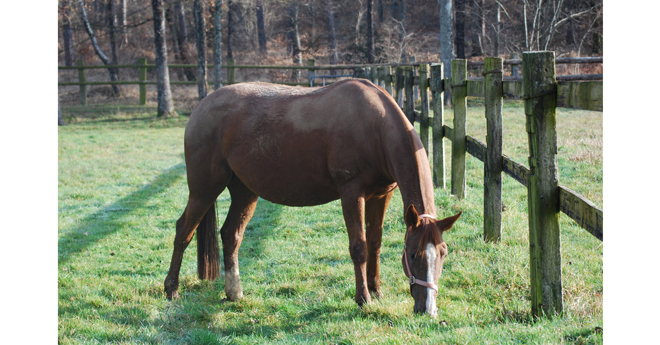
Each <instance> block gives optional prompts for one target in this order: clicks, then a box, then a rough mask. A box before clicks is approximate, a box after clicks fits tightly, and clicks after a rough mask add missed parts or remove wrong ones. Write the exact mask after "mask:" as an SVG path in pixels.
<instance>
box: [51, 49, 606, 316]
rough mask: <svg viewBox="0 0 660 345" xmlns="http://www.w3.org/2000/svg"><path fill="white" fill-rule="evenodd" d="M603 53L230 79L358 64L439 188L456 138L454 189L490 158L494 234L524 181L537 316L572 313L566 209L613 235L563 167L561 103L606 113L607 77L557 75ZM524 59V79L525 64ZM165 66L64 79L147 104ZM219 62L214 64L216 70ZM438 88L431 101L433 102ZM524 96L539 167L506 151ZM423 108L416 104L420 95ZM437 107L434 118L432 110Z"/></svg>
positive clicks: (488, 235) (488, 190)
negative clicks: (134, 90)
mask: <svg viewBox="0 0 660 345" xmlns="http://www.w3.org/2000/svg"><path fill="white" fill-rule="evenodd" d="M602 62H603V58H602V57H593V58H558V59H555V55H554V52H527V53H523V57H522V59H509V60H503V59H501V58H486V59H485V60H484V62H468V61H467V60H461V59H457V60H453V61H452V65H451V69H452V71H451V72H452V73H451V76H452V77H451V79H445V78H444V68H445V66H443V64H441V63H438V64H426V63H410V64H388V65H319V66H317V65H315V64H314V60H313V59H310V60H308V64H307V66H251V65H235V64H234V61H233V60H232V59H229V61H228V64H227V65H223V66H222V67H223V68H226V69H227V74H226V75H227V80H226V81H225V82H223V84H233V83H235V82H236V79H235V69H240V68H244V69H254V68H261V69H293V70H296V69H297V70H307V71H308V76H307V77H308V81H307V82H288V83H286V82H285V83H283V84H289V85H310V86H312V85H314V82H315V80H317V79H322V82H323V84H325V79H326V78H329V79H331V78H337V77H346V76H348V75H341V74H340V75H318V76H317V75H316V71H319V70H351V71H352V74H351V75H352V76H354V77H359V78H366V79H370V80H371V81H373V82H374V83H375V84H378V85H380V86H382V87H384V88H385V89H386V90H387V92H389V93H390V94H391V95H392V96H393V97H394V99H395V100H396V101H397V103H398V104H399V106H400V107H401V108H402V110H403V112H404V113H405V114H406V117H407V118H408V119H409V120H410V121H411V122H414V121H415V120H417V121H418V122H419V123H420V133H419V134H420V138H421V140H422V143H423V144H424V148H425V149H426V151H427V153H428V152H429V147H430V146H432V155H429V160H430V161H431V166H432V167H433V182H434V184H435V186H436V187H442V188H446V186H447V178H446V175H447V173H446V169H445V160H446V157H445V145H444V141H443V138H446V139H448V140H450V141H451V142H452V152H451V156H450V159H451V174H450V176H451V181H450V182H451V193H452V194H453V195H455V196H456V197H457V198H459V199H462V198H464V197H465V190H466V183H465V167H466V164H465V163H466V154H470V155H472V156H474V157H475V158H477V159H479V160H480V161H482V162H483V163H484V235H483V236H484V240H486V241H499V240H500V238H501V236H502V173H505V174H507V175H509V176H510V177H512V178H513V179H514V180H516V181H518V182H519V183H521V184H522V185H523V186H525V187H526V188H527V191H528V213H529V234H530V236H529V240H530V278H531V309H532V314H533V315H555V314H558V313H561V312H562V310H563V301H562V297H563V293H562V275H561V241H560V235H559V215H560V212H563V213H564V214H566V215H568V216H569V217H570V218H572V219H573V220H575V221H576V222H577V224H579V225H580V226H581V227H582V228H584V229H585V230H587V231H588V232H589V233H591V234H592V235H593V236H595V237H596V238H598V239H599V240H601V241H602V240H603V211H602V210H601V209H600V208H598V207H596V206H595V205H594V203H593V202H591V201H590V200H588V199H586V198H585V197H583V196H581V195H580V194H578V193H576V192H574V191H571V190H570V189H569V188H567V187H565V186H563V185H560V184H559V176H558V166H557V131H556V115H555V109H556V107H566V108H574V109H584V110H596V111H602V110H603V82H602V79H603V75H602V74H596V75H572V76H556V73H555V71H556V69H555V64H556V63H602ZM521 64H522V76H519V75H518V74H519V73H518V70H517V68H518V66H519V65H521ZM504 65H508V66H510V67H511V68H512V73H511V74H512V75H511V76H507V77H503V72H504ZM468 66H471V67H477V68H479V69H480V70H483V73H482V75H483V76H482V77H477V78H468ZM109 67H115V68H138V69H139V71H140V73H139V76H140V80H139V81H115V82H107V81H106V82H88V81H86V79H85V69H88V68H109ZM154 67H155V65H149V64H147V61H146V59H140V61H139V64H138V65H118V66H84V65H83V64H82V62H79V64H78V66H73V67H59V68H60V69H77V70H78V73H79V81H78V82H77V83H76V82H61V83H59V84H58V85H61V86H66V85H79V86H80V97H81V100H80V101H81V104H86V89H85V88H86V86H87V85H102V84H106V85H107V84H137V85H139V86H140V104H145V103H146V85H148V84H155V83H156V82H155V81H148V80H147V69H148V68H154ZM169 67H172V68H191V67H196V65H175V64H172V65H169ZM211 67H212V65H209V68H211ZM197 83H198V82H196V81H192V82H191V81H188V82H185V81H173V82H171V84H175V85H176V84H190V85H196V84H197ZM445 91H448V92H450V93H449V94H451V97H452V104H453V106H454V120H453V127H450V126H448V125H446V124H445V122H444V97H445ZM429 93H430V94H431V98H430V99H429ZM468 96H471V97H483V98H484V104H485V117H486V128H487V135H486V143H483V142H481V141H479V140H477V139H475V138H473V137H471V136H469V135H467V134H466V113H467V97H468ZM505 97H506V98H518V99H523V100H524V103H525V114H526V131H527V133H528V140H529V159H528V164H529V167H527V166H525V165H523V164H520V163H518V162H515V161H513V160H511V159H510V158H509V157H507V156H506V155H504V154H503V153H502V100H503V98H505ZM417 99H418V100H420V101H421V111H417V110H415V102H416V100H417ZM431 110H433V117H431V116H430V113H431Z"/></svg>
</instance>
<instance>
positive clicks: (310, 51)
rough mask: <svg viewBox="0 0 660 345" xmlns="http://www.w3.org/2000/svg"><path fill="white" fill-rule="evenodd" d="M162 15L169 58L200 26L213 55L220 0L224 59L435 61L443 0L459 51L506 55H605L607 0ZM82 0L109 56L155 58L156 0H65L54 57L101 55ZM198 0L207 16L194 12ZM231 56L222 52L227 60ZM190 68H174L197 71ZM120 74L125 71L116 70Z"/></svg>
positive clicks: (376, 0)
mask: <svg viewBox="0 0 660 345" xmlns="http://www.w3.org/2000/svg"><path fill="white" fill-rule="evenodd" d="M158 1H159V2H163V6H164V8H165V17H166V34H165V35H166V44H167V54H168V60H169V63H196V62H197V57H198V47H199V46H197V45H196V39H197V37H198V36H200V35H201V34H204V35H205V37H204V42H205V46H206V52H205V55H206V61H208V62H209V63H212V61H213V58H212V53H213V38H214V32H215V31H214V29H215V25H214V17H213V15H214V13H215V11H217V8H218V7H217V6H218V5H220V7H219V8H220V11H221V25H220V28H221V30H220V31H221V35H222V39H221V40H222V56H223V59H227V58H233V59H235V61H236V63H237V64H279V65H290V64H303V63H304V62H305V61H306V59H308V58H314V59H316V63H317V64H347V63H393V62H394V63H396V62H408V61H409V60H410V57H411V56H414V57H415V59H416V61H439V54H440V37H441V35H440V32H441V24H440V7H441V3H442V5H443V6H445V5H446V4H447V3H449V4H450V5H452V9H451V13H452V18H451V26H450V28H449V29H445V31H450V32H449V34H450V35H449V36H447V37H451V44H452V45H453V50H454V51H453V53H452V52H449V53H450V54H451V55H453V56H454V57H456V58H470V59H479V58H481V57H483V56H503V57H510V56H511V54H518V56H520V53H521V52H523V51H529V50H553V51H555V52H556V56H557V57H563V56H602V54H603V2H602V0H453V1H448V0H354V1H339V0H224V1H193V0H158ZM81 5H83V6H84V7H85V9H86V12H87V17H88V21H89V24H90V27H91V29H92V30H93V33H94V35H95V38H96V40H97V41H98V45H99V49H100V50H101V51H102V52H104V54H105V55H106V56H107V59H108V60H109V63H111V64H133V63H135V62H136V61H137V59H138V58H143V57H146V58H148V59H149V61H153V60H154V59H155V52H154V51H155V49H154V26H153V23H152V20H153V11H152V2H151V1H148V0H84V1H83V0H60V1H59V11H58V28H59V33H58V34H59V35H58V61H59V64H60V65H66V66H71V65H73V64H75V63H76V61H77V60H80V59H82V60H84V62H85V64H100V62H101V60H100V59H99V57H98V54H96V53H95V50H94V47H93V45H92V40H91V39H90V35H89V34H88V33H87V32H86V30H85V27H84V25H83V21H82V20H81ZM197 7H199V8H200V10H199V12H200V13H201V16H200V17H199V18H201V20H198V21H196V20H195V12H196V8H197ZM225 61H226V60H225ZM195 73H196V72H195V71H194V70H193V69H188V70H186V69H179V70H177V71H175V72H173V73H171V78H173V79H175V80H176V79H180V80H186V79H187V80H194V79H195ZM120 79H121V78H120Z"/></svg>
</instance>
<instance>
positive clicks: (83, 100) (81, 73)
mask: <svg viewBox="0 0 660 345" xmlns="http://www.w3.org/2000/svg"><path fill="white" fill-rule="evenodd" d="M84 65H85V62H84V61H83V60H82V59H80V60H78V66H80V67H83V66H84ZM78 80H79V82H80V105H87V85H85V82H86V81H87V78H86V74H85V69H84V68H78Z"/></svg>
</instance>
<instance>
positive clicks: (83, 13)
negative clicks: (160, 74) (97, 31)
mask: <svg viewBox="0 0 660 345" xmlns="http://www.w3.org/2000/svg"><path fill="white" fill-rule="evenodd" d="M78 6H79V7H80V15H81V17H82V21H83V25H84V26H85V31H87V35H88V36H89V39H90V41H92V47H94V52H95V53H96V56H98V57H99V59H101V61H102V62H103V64H104V65H110V64H111V63H110V60H109V59H108V57H107V56H105V54H103V51H101V48H100V47H99V44H98V42H97V41H96V35H94V30H92V26H91V25H89V19H87V10H86V9H85V4H83V1H82V0H78ZM114 72H115V71H114V68H108V73H109V74H110V80H111V81H117V79H118V78H117V74H115V73H114ZM112 90H113V92H114V93H115V96H116V95H118V94H119V92H118V90H117V86H116V85H113V88H112Z"/></svg>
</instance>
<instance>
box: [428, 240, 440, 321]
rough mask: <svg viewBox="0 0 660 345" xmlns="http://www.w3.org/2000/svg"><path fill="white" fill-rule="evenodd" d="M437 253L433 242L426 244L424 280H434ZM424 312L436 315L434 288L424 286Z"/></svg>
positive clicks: (431, 281)
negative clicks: (426, 268) (426, 267)
mask: <svg viewBox="0 0 660 345" xmlns="http://www.w3.org/2000/svg"><path fill="white" fill-rule="evenodd" d="M437 255H438V253H437V252H436V251H435V246H434V245H433V243H430V242H429V243H427V244H426V259H427V260H428V261H427V266H428V272H427V273H426V281H427V282H430V283H433V282H434V281H435V277H434V276H433V275H434V274H435V258H436V257H437ZM426 312H427V313H429V314H431V316H436V315H437V314H438V308H437V307H436V305H435V290H433V289H431V288H426Z"/></svg>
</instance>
